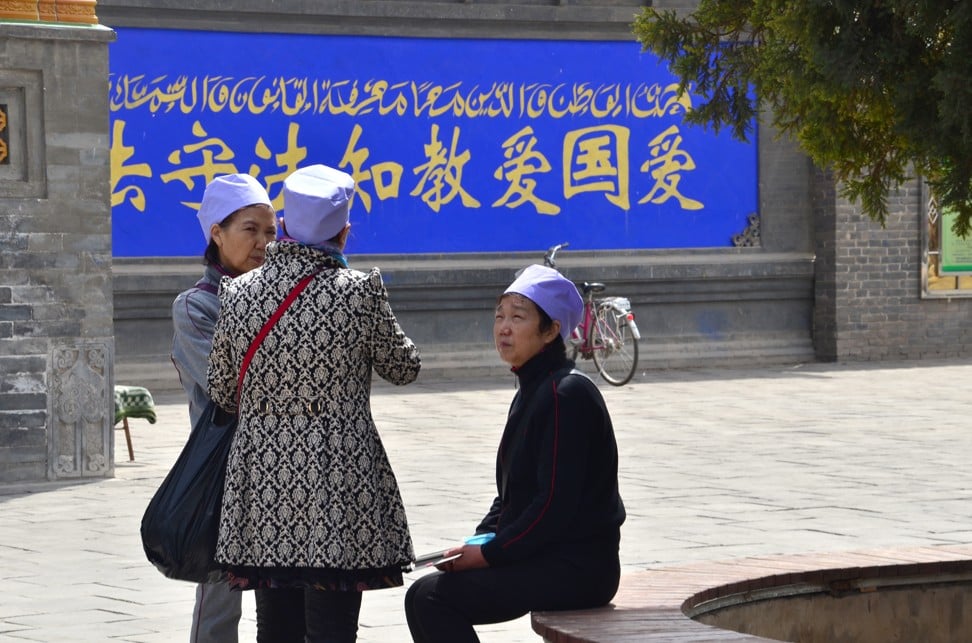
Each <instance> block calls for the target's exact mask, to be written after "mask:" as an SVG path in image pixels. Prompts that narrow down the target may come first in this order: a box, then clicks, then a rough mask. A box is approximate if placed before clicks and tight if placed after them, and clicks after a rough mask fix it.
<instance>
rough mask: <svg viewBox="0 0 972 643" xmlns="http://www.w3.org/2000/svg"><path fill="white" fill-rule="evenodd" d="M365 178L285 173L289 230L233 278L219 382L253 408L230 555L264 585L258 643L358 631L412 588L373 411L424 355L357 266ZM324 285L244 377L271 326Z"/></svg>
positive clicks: (245, 585)
mask: <svg viewBox="0 0 972 643" xmlns="http://www.w3.org/2000/svg"><path fill="white" fill-rule="evenodd" d="M353 193H354V181H353V180H352V179H351V177H350V176H349V175H348V174H346V173H344V172H340V171H338V170H334V169H332V168H329V167H326V166H323V165H314V166H310V167H307V168H302V169H300V170H297V171H296V172H294V173H293V174H291V175H290V176H289V177H288V178H287V179H286V181H285V182H284V204H285V217H284V219H283V236H282V239H281V240H280V241H279V242H277V243H274V244H271V245H270V246H269V247H268V248H267V259H266V263H265V264H264V265H263V267H261V268H260V269H259V270H255V271H253V272H251V273H248V274H246V275H244V276H243V277H241V278H239V279H234V280H223V282H222V284H221V285H220V301H221V302H222V313H221V316H220V319H219V323H218V324H217V327H216V333H215V337H214V339H213V351H212V358H211V361H210V368H209V385H210V391H211V393H212V396H213V399H214V400H215V401H216V402H217V403H218V404H219V405H220V406H223V407H224V408H227V409H236V408H238V409H239V425H238V428H237V432H236V436H235V438H234V440H233V445H232V447H231V451H230V455H229V463H228V465H227V470H226V485H225V493H224V496H223V507H222V515H221V520H220V528H219V543H218V546H217V551H216V559H217V561H219V562H220V563H223V564H224V565H225V567H226V569H227V570H228V571H229V573H230V582H231V584H232V585H233V586H234V587H237V588H239V589H255V590H256V591H257V628H258V633H257V636H258V641H266V642H270V641H272V642H274V643H284V642H287V641H304V629H305V628H306V637H307V639H306V640H307V641H311V642H319V641H328V642H330V641H342V642H345V641H354V640H356V632H357V625H358V613H359V610H360V607H361V592H362V591H363V590H369V589H379V588H384V587H393V586H399V585H402V571H403V569H405V568H407V567H408V565H409V564H410V561H411V560H412V556H413V552H412V542H411V538H410V535H409V532H408V524H407V522H406V517H405V509H404V505H403V503H402V500H401V497H400V494H399V491H398V485H397V482H396V480H395V476H394V474H393V472H392V469H391V466H390V465H389V462H388V459H387V456H386V454H385V451H384V448H383V446H382V443H381V439H380V438H379V435H378V431H377V429H376V427H375V424H374V420H373V419H372V416H371V403H370V391H371V373H372V370H374V371H376V372H377V373H378V375H380V376H381V377H383V378H384V379H386V380H388V381H389V382H392V383H394V384H408V383H409V382H412V381H413V380H414V379H415V378H416V376H417V375H418V372H419V369H420V367H421V361H420V359H419V354H418V350H417V349H416V347H415V345H414V344H413V343H412V341H411V340H410V339H409V338H408V337H406V336H405V334H404V333H403V332H402V329H401V327H400V326H399V324H398V321H397V320H396V318H395V315H394V314H393V312H392V309H391V307H390V306H389V303H388V294H387V292H386V290H385V287H384V284H383V282H382V279H381V274H380V273H379V272H378V269H377V268H373V269H372V270H371V271H370V272H367V273H364V272H358V271H356V270H351V269H349V268H348V265H347V261H346V259H345V257H344V248H345V244H346V242H347V239H348V234H349V231H350V225H349V223H348V207H349V201H350V198H351V196H352V195H353ZM308 275H314V277H313V279H312V280H311V281H310V282H309V285H307V286H306V288H305V289H304V290H303V291H302V292H301V293H300V294H299V296H298V297H297V298H296V299H295V300H294V301H293V304H292V305H291V306H290V308H289V309H287V311H286V312H285V313H284V314H283V316H282V317H280V319H279V320H278V321H277V323H276V325H275V326H274V327H273V328H272V330H270V332H269V334H268V335H267V336H266V339H265V340H264V342H263V345H262V347H261V348H260V349H259V350H258V351H257V352H256V354H255V355H254V357H253V360H252V361H251V362H250V367H249V370H248V371H247V374H246V379H245V380H244V381H243V384H242V390H238V387H237V376H238V373H239V371H240V365H241V361H242V358H243V355H244V353H245V352H246V350H247V347H248V346H249V344H250V342H251V341H252V340H253V338H254V336H255V335H256V333H257V331H258V329H259V328H260V327H261V326H262V325H263V324H264V322H265V321H266V320H267V319H268V318H269V317H270V316H271V315H272V314H273V312H274V311H275V310H276V309H277V307H278V306H279V304H280V303H281V302H282V301H283V300H284V299H285V298H286V297H287V295H288V294H289V293H290V292H291V291H292V290H293V289H294V286H295V285H296V284H298V282H300V281H301V280H302V279H303V278H305V277H307V276H308Z"/></svg>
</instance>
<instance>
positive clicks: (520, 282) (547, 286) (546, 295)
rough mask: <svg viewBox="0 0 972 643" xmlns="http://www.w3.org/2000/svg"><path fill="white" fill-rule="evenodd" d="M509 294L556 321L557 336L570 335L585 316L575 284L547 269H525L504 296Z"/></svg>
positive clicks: (551, 269) (539, 267)
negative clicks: (533, 305)
mask: <svg viewBox="0 0 972 643" xmlns="http://www.w3.org/2000/svg"><path fill="white" fill-rule="evenodd" d="M508 293H516V294H518V295H523V296H524V297H526V298H527V299H529V300H530V301H532V302H533V303H535V304H536V305H537V306H539V307H540V309H541V310H543V312H545V313H547V315H548V316H549V317H550V319H555V320H557V321H559V322H560V336H561V337H563V338H564V339H567V338H568V337H569V336H570V333H571V331H573V330H574V328H576V327H577V324H579V323H580V320H581V316H582V315H583V314H584V300H583V299H581V296H580V293H579V292H577V287H576V286H575V285H574V282H572V281H571V280H570V279H567V278H566V277H564V276H563V275H562V274H560V273H559V272H557V271H556V270H554V269H553V268H548V267H546V266H541V265H537V264H533V265H530V266H527V267H526V268H524V269H523V271H522V272H521V273H520V276H518V277H517V278H516V279H515V280H514V281H513V283H512V284H510V287H509V288H507V289H506V292H504V293H503V294H504V295H505V294H508Z"/></svg>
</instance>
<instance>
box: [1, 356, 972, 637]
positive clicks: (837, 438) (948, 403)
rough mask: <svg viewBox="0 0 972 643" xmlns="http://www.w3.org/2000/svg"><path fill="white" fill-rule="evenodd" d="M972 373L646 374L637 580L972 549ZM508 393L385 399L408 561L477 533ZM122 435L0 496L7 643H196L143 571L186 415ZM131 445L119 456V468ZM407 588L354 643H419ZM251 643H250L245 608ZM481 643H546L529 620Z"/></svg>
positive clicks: (475, 386)
mask: <svg viewBox="0 0 972 643" xmlns="http://www.w3.org/2000/svg"><path fill="white" fill-rule="evenodd" d="M970 381H972V364H966V363H961V362H932V363H918V364H883V365H878V366H875V365H824V364H813V365H796V366H791V367H767V368H763V369H760V370H733V369H720V370H677V371H650V372H647V373H643V374H639V376H638V377H637V378H636V380H635V381H634V382H633V383H632V384H630V385H628V386H625V387H622V388H614V387H610V386H606V385H602V386H601V390H602V391H603V392H604V395H605V397H606V399H607V401H608V405H609V407H610V409H611V412H612V416H613V418H614V421H615V425H616V430H617V436H618V443H619V447H620V451H621V485H622V494H623V497H624V500H625V503H626V505H627V508H628V515H629V517H628V522H627V523H626V524H625V527H624V529H623V534H622V546H621V558H622V564H623V567H624V570H625V571H628V572H630V571H635V570H639V569H645V568H650V567H659V566H669V565H674V564H683V563H690V562H694V561H705V560H720V561H722V560H729V559H733V558H740V557H746V556H758V555H773V554H787V553H805V552H834V551H850V550H859V549H868V548H875V547H913V546H922V545H940V544H968V543H972V528H970V524H972V521H970V519H969V510H968V507H969V504H970V496H972V473H970V471H969V466H968V454H969V453H970V452H972V448H970V447H972V432H970V431H968V430H967V426H966V425H967V422H968V420H967V418H968V417H969V412H968V394H967V392H966V386H967V382H970ZM512 394H513V381H512V378H511V377H510V376H504V377H501V378H499V379H498V380H493V381H489V382H483V381H470V382H463V381H458V380H451V381H447V382H437V381H425V380H422V379H421V378H420V381H419V382H417V383H416V384H413V385H411V386H409V387H405V388H400V389H398V388H393V387H390V386H387V385H377V386H376V390H375V395H374V399H373V408H374V414H375V417H376V420H377V423H378V426H379V429H380V431H381V432H382V436H383V438H384V440H385V445H386V448H387V450H388V452H389V456H390V458H391V461H392V465H393V466H394V468H395V470H396V473H397V475H398V478H399V483H400V485H401V487H402V493H403V496H404V499H405V503H406V506H407V509H408V511H409V518H410V523H411V526H412V532H413V538H414V540H415V544H416V549H417V550H419V551H425V550H428V549H433V548H438V547H444V546H447V545H450V544H452V543H453V542H455V541H456V540H458V539H459V538H461V537H462V536H465V535H467V534H468V533H470V531H471V530H472V528H473V527H474V526H475V524H476V522H477V520H478V518H479V517H480V515H481V513H482V512H484V511H485V509H486V507H487V506H488V504H489V501H490V499H491V497H492V493H493V491H492V487H491V485H492V472H493V456H494V451H495V448H496V443H497V441H498V438H499V434H500V431H501V429H502V420H503V417H504V416H505V413H506V408H507V405H508V403H509V400H510V398H511V397H512ZM157 402H158V403H159V406H158V411H159V422H158V423H157V424H155V425H149V424H147V423H145V422H143V421H140V420H135V421H133V422H132V433H133V441H134V447H135V458H136V461H135V462H134V463H128V462H127V457H125V456H126V455H127V454H125V453H124V451H125V448H124V437H123V435H122V433H121V432H120V431H119V432H117V434H116V454H120V456H119V457H118V458H117V460H116V477H115V478H114V479H110V480H98V481H92V482H86V483H82V484H71V485H62V484H37V485H25V486H9V487H0V583H2V586H3V587H4V599H3V600H2V601H0V641H79V642H82V641H92V642H93V641H127V642H140V643H156V642H162V641H166V642H170V641H180V640H185V638H186V632H187V629H188V624H189V615H190V612H191V609H192V599H193V591H192V586H191V585H190V584H188V583H181V582H178V581H171V580H168V579H165V578H164V577H162V576H161V574H159V573H158V572H157V571H156V570H155V569H154V568H152V567H151V565H149V564H148V563H147V562H146V561H145V559H144V556H143V554H142V551H141V546H140V542H139V538H138V522H139V519H140V517H141V513H142V511H143V510H144V507H145V504H146V502H147V501H148V498H149V497H150V496H151V494H152V493H153V491H154V490H155V488H156V487H157V486H158V484H159V482H160V481H161V479H162V477H163V476H164V475H165V473H166V471H167V469H168V467H169V466H170V465H171V463H172V461H173V460H174V459H175V457H176V455H177V453H178V451H179V449H180V448H181V446H182V444H183V443H184V441H185V438H186V435H187V433H188V420H187V414H186V410H185V407H184V406H183V404H182V400H181V399H180V398H179V397H172V396H165V397H161V398H160V399H158V400H157ZM119 447H120V450H119ZM403 595H404V590H403V589H397V590H386V591H380V592H372V593H369V594H367V595H366V596H365V601H364V606H363V609H362V616H361V628H360V634H359V641H361V642H362V643H376V642H398V641H408V634H407V630H406V628H405V627H404V618H403V614H402V610H401V601H402V597H403ZM240 631H241V640H242V641H251V640H253V639H254V633H255V625H254V622H253V600H252V597H251V596H246V597H244V622H243V623H242V625H241V629H240ZM480 631H481V634H482V639H483V641H484V643H521V642H522V643H526V642H534V643H535V642H537V641H539V637H537V636H536V635H534V634H533V633H532V632H531V631H530V626H529V621H528V619H527V618H523V619H519V620H517V621H514V622H512V623H508V624H503V625H497V626H490V627H484V628H482V629H481V630H480Z"/></svg>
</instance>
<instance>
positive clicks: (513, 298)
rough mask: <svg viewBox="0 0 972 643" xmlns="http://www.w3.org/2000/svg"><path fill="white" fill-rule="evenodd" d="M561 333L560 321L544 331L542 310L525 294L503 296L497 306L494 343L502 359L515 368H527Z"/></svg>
mask: <svg viewBox="0 0 972 643" xmlns="http://www.w3.org/2000/svg"><path fill="white" fill-rule="evenodd" d="M559 333H560V322H558V321H556V320H554V323H553V324H552V325H551V327H550V328H548V329H547V330H546V331H544V332H540V311H539V310H537V305H536V304H534V303H533V302H532V301H530V300H529V299H527V298H526V297H524V296H523V295H517V294H515V293H511V294H509V295H503V297H502V298H501V299H500V301H499V303H498V304H497V305H496V317H495V318H494V319H493V341H494V342H496V352H498V353H499V356H500V359H502V360H503V361H504V362H506V363H507V364H509V365H510V366H512V367H513V368H519V367H521V366H523V365H524V364H525V363H526V362H527V361H529V359H530V358H531V357H533V356H534V355H536V354H537V353H539V352H540V351H541V350H543V347H544V346H546V345H547V344H549V343H550V342H551V341H553V339H554V338H555V337H556V336H557V335H558V334H559Z"/></svg>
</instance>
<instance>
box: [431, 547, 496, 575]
mask: <svg viewBox="0 0 972 643" xmlns="http://www.w3.org/2000/svg"><path fill="white" fill-rule="evenodd" d="M481 549H482V548H481V546H480V545H463V546H462V547H455V548H453V549H450V550H449V551H448V552H447V553H446V555H447V556H451V555H453V554H460V553H461V554H462V556H460V557H459V558H456V559H455V560H450V561H449V562H447V563H442V564H441V565H436V566H435V568H436V569H438V570H439V571H441V572H464V571H466V570H467V569H482V568H483V567H489V563H487V562H486V559H485V558H483V552H482V551H481Z"/></svg>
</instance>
